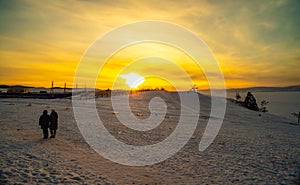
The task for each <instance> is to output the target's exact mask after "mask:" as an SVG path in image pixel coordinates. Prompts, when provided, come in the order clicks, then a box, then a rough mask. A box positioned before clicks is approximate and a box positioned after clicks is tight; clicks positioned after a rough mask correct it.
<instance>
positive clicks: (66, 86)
mask: <svg viewBox="0 0 300 185" xmlns="http://www.w3.org/2000/svg"><path fill="white" fill-rule="evenodd" d="M66 88H67V83H66V82H65V86H64V94H66Z"/></svg>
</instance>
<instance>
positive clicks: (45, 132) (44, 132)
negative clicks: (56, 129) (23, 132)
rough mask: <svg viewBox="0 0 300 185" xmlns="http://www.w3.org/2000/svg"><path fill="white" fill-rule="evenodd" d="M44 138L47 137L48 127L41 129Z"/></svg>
mask: <svg viewBox="0 0 300 185" xmlns="http://www.w3.org/2000/svg"><path fill="white" fill-rule="evenodd" d="M43 134H44V139H47V138H48V129H47V128H46V129H43Z"/></svg>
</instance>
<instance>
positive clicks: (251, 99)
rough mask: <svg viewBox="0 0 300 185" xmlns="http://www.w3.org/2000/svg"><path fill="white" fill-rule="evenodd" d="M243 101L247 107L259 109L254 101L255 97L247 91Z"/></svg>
mask: <svg viewBox="0 0 300 185" xmlns="http://www.w3.org/2000/svg"><path fill="white" fill-rule="evenodd" d="M244 103H245V105H246V107H247V108H248V109H251V110H255V111H258V110H259V109H258V106H257V103H256V99H255V97H254V96H253V94H252V93H251V92H248V93H247V96H246V98H245V101H244Z"/></svg>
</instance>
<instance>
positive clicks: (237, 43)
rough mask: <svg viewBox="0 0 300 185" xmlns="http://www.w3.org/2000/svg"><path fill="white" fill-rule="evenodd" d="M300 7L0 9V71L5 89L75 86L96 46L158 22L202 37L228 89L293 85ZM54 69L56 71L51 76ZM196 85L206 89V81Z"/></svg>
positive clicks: (166, 4)
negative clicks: (123, 29)
mask: <svg viewBox="0 0 300 185" xmlns="http://www.w3.org/2000/svg"><path fill="white" fill-rule="evenodd" d="M299 7H300V2H299V1H293V0H291V1H263V2H262V1H227V2H226V1H225V2H224V1H214V2H211V1H187V2H183V1H156V0H154V1H108V0H107V1H93V0H90V1H71V0H67V1H50V2H47V3H46V4H45V3H44V2H42V1H33V0H26V1H0V52H1V55H0V62H1V63H0V64H1V65H0V67H1V69H0V70H1V73H2V74H4V73H5V74H8V76H6V78H4V79H3V78H2V80H1V83H8V84H9V83H21V81H20V79H22V83H24V81H26V79H27V83H29V84H30V83H36V82H35V81H34V78H42V79H43V80H41V85H42V83H44V81H47V80H48V78H49V77H50V78H57V79H59V80H63V78H65V79H66V80H68V83H69V84H70V83H72V79H73V76H72V75H73V74H74V72H75V70H76V66H77V64H78V62H79V61H80V58H81V56H82V54H83V53H84V51H85V50H86V49H87V48H88V46H89V45H90V44H91V43H92V42H93V41H94V40H95V39H96V38H98V37H99V36H101V35H102V34H104V33H106V32H107V31H109V30H111V29H113V28H115V27H117V26H120V25H123V24H127V23H131V22H135V21H140V20H149V19H155V20H163V21H170V22H173V23H177V24H179V25H183V26H184V27H186V28H188V29H190V30H191V31H193V32H194V33H195V34H197V35H199V36H200V37H201V38H202V39H203V40H204V41H205V42H206V43H207V44H208V46H209V47H210V48H211V49H212V51H213V52H214V53H215V55H216V58H217V59H218V61H219V62H220V65H221V67H222V69H223V70H224V75H225V78H226V80H227V81H226V82H227V85H229V86H231V87H234V86H241V85H243V84H253V85H255V84H256V83H262V84H261V85H272V84H279V83H278V82H280V84H279V85H292V84H295V83H297V81H296V80H298V79H299V76H300V74H299V73H298V72H297V71H296V69H297V67H295V66H298V65H299V56H300V50H299V48H300V35H299V32H300V19H299V18H298V17H299V16H300V13H299ZM117 65H118V64H116V66H117ZM51 66H55V69H53V70H52V72H51V73H50V72H49V73H48V71H49V69H48V68H51ZM117 67H118V66H117ZM21 68H24V69H26V70H29V71H30V74H31V75H32V76H30V75H27V76H26V75H25V74H24V73H22V70H18V69H21ZM14 69H16V70H14ZM140 70H142V68H140ZM187 70H189V73H190V74H191V75H193V78H194V77H196V76H197V75H194V74H193V70H190V69H187ZM6 71H9V73H8V72H6ZM50 71H51V70H50ZM169 72H172V70H170V71H169ZM44 74H48V75H47V76H46V77H45V76H44ZM49 74H50V76H49ZM249 75H251V79H249ZM57 76H62V77H60V78H58V77H57ZM16 77H20V78H16ZM33 77H34V78H33ZM175 77H176V75H174V78H175ZM295 79H296V80H295ZM195 80H196V81H198V82H199V83H200V82H201V83H203V81H202V77H201V78H200V77H199V79H195Z"/></svg>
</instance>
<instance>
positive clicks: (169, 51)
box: [96, 43, 208, 90]
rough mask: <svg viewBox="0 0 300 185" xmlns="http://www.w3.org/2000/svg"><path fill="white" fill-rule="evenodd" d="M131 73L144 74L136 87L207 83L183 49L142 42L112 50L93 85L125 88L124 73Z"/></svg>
mask: <svg viewBox="0 0 300 185" xmlns="http://www.w3.org/2000/svg"><path fill="white" fill-rule="evenodd" d="M132 73H138V74H139V75H140V76H143V77H145V82H144V83H142V84H140V86H139V88H150V89H155V88H165V89H167V90H174V88H175V89H178V90H188V89H190V88H191V85H192V84H197V85H199V86H200V87H201V88H205V87H207V86H208V83H207V81H206V77H205V75H204V74H203V72H202V70H201V68H200V66H198V64H196V63H195V61H194V60H193V59H191V58H190V57H189V56H188V55H187V54H185V53H184V52H183V51H181V50H179V49H177V48H174V47H173V46H169V45H165V44H161V43H142V44H136V45H132V46H128V47H126V48H124V49H122V50H120V51H119V52H117V53H115V54H114V55H113V56H112V57H111V58H110V59H109V61H107V63H106V64H105V65H104V67H103V68H102V71H101V72H100V73H99V76H98V80H97V84H96V87H98V88H104V86H105V87H107V86H108V88H111V89H126V88H127V87H128V83H126V81H125V80H124V78H123V77H124V74H132ZM135 78H137V77H135ZM161 79H164V80H163V81H162V80H161ZM136 80H137V79H136ZM164 81H165V82H166V81H169V82H168V83H165V82H164ZM169 83H171V84H172V85H171V86H170V84H169ZM129 86H130V85H129Z"/></svg>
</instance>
